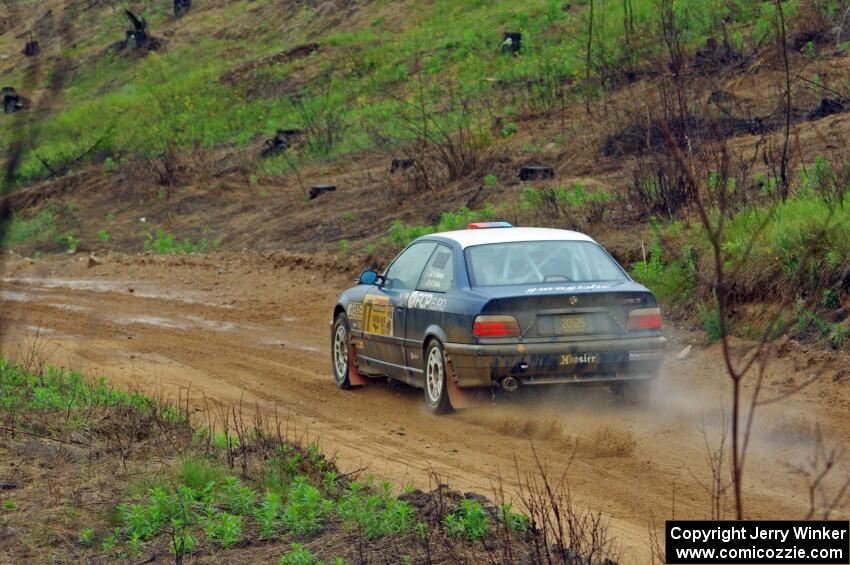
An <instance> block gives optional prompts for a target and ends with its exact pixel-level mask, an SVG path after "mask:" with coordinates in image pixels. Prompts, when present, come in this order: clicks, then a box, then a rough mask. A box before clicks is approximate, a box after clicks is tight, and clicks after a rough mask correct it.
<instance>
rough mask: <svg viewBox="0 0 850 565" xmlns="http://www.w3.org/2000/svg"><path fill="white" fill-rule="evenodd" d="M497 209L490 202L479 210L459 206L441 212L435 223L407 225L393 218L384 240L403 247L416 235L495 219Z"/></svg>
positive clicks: (449, 229)
mask: <svg viewBox="0 0 850 565" xmlns="http://www.w3.org/2000/svg"><path fill="white" fill-rule="evenodd" d="M497 214H498V211H497V209H496V208H495V206H493V205H492V204H489V203H488V204H485V205H484V207H483V208H482V209H481V210H477V211H475V210H470V209H469V208H467V207H465V206H464V207H461V208H459V209H458V210H456V211H449V212H443V213H442V215H441V216H440V221H439V222H438V223H437V224H435V225H430V226H428V225H412V226H411V225H407V224H405V223H403V222H402V221H401V220H395V221H394V222H393V223H392V225H391V226H390V234H389V237H388V238H386V240H385V241H384V242H385V243H389V244H392V245H394V246H395V247H399V248H400V247H405V246H406V245H409V244H410V242H412V241H413V240H414V239H416V238H417V237H422V236H423V235H428V234H431V233H437V232H444V231H452V230H460V229H465V228H466V226H467V225H469V224H470V223H472V222H478V221H489V220H495V219H497Z"/></svg>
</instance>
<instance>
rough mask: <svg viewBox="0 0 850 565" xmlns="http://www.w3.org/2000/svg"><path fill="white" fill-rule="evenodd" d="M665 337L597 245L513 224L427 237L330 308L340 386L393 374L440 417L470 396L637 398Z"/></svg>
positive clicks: (642, 298)
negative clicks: (531, 390)
mask: <svg viewBox="0 0 850 565" xmlns="http://www.w3.org/2000/svg"><path fill="white" fill-rule="evenodd" d="M664 343H665V339H664V337H663V336H662V335H661V311H660V310H659V307H658V302H657V301H656V299H655V296H654V295H653V294H652V293H651V292H650V291H649V290H647V289H646V288H645V287H644V286H642V285H640V284H638V283H636V282H635V281H633V280H632V279H631V278H630V277H629V275H628V274H627V273H626V272H625V271H624V270H623V269H622V267H620V266H619V265H618V264H617V262H616V261H615V260H614V259H613V258H612V257H611V256H610V255H609V254H608V253H607V252H606V251H605V249H603V248H602V246H600V245H599V244H598V243H596V242H595V241H594V240H593V239H591V238H590V237H588V236H586V235H584V234H581V233H578V232H573V231H566V230H556V229H543V228H514V227H511V226H510V224H507V223H505V222H485V223H476V224H470V226H469V229H466V230H459V231H453V232H445V233H437V234H432V235H428V236H424V237H421V238H419V239H417V240H416V241H414V242H413V243H411V244H410V245H409V246H408V247H407V248H406V249H405V250H404V251H402V252H401V253H400V254H399V255H398V256H397V257H396V258H395V259H394V260H393V262H392V263H391V264H390V266H389V267H387V269H386V270H385V271H384V272H383V274H378V273H377V272H375V271H365V272H364V273H362V274H361V275H360V278H359V280H358V282H357V284H356V285H355V286H354V287H352V288H350V289H348V290H346V291H345V292H343V293H342V295H341V296H340V297H339V300H338V301H337V304H336V307H335V309H334V312H333V321H332V330H331V356H332V359H331V361H332V366H333V373H334V380H335V381H336V384H337V385H338V386H339V387H341V388H344V389H347V388H350V387H351V386H352V385H358V384H365V383H366V382H368V379H369V378H370V377H376V376H385V377H390V378H394V379H398V380H401V381H404V382H406V383H408V384H410V385H412V386H415V387H419V388H422V389H423V390H424V396H425V403H426V405H427V406H428V408H429V409H430V410H431V411H432V412H435V413H445V412H449V411H451V410H452V397H453V395H457V394H458V393H459V391H460V390H462V389H468V388H490V387H498V388H499V389H502V390H504V391H508V392H513V391H516V390H517V389H518V388H519V387H526V386H536V385H560V384H564V385H567V384H572V385H585V384H586V385H591V384H592V385H606V386H610V387H611V389H612V391H613V392H614V393H615V394H616V395H618V396H621V397H627V398H635V399H638V398H641V397H644V396H645V395H646V393H647V391H648V390H649V388H650V386H651V383H652V380H653V379H654V378H655V377H656V376H657V375H658V372H659V369H660V366H661V360H662V357H663V350H664Z"/></svg>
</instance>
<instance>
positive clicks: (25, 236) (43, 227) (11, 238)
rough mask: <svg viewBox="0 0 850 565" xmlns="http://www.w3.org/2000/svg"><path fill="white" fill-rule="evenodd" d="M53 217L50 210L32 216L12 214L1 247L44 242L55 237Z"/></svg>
mask: <svg viewBox="0 0 850 565" xmlns="http://www.w3.org/2000/svg"><path fill="white" fill-rule="evenodd" d="M55 234H56V227H55V217H54V214H53V212H51V211H50V210H44V211H42V212H39V213H38V214H37V215H35V216H34V217H32V218H24V217H23V216H21V215H19V214H15V215H13V216H12V220H11V221H10V222H9V225H8V227H7V229H6V235H5V237H4V238H3V240H2V242H0V243H1V244H2V246H3V247H12V246H15V245H23V244H28V243H45V242H48V241H51V240H53V238H54V237H56V235H55Z"/></svg>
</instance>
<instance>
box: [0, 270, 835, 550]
mask: <svg viewBox="0 0 850 565" xmlns="http://www.w3.org/2000/svg"><path fill="white" fill-rule="evenodd" d="M340 271H342V273H340ZM354 275H355V273H354V272H348V271H347V270H346V268H345V267H341V266H337V265H335V264H334V262H333V261H332V260H330V259H320V258H315V257H313V258H310V257H296V258H294V257H292V256H274V257H266V258H263V257H259V256H255V255H243V256H237V255H225V254H221V255H215V256H208V257H169V258H161V257H129V256H117V255H116V256H112V257H109V258H108V259H106V261H105V262H104V264H102V265H97V266H92V267H89V266H88V264H87V262H86V261H85V260H79V259H77V258H73V257H71V258H66V259H49V260H48V259H44V260H36V261H34V262H33V261H31V260H26V259H21V258H11V259H9V260H7V261H6V264H5V268H4V272H3V273H2V276H3V278H2V282H0V307H2V327H0V330H2V332H3V333H2V335H0V339H1V340H2V350H3V352H4V353H5V354H7V355H23V354H25V353H26V352H27V351H29V350H30V349H31V347H32V343H33V341H34V338H35V336H36V335H39V339H38V351H39V353H40V355H42V356H43V357H45V358H47V360H48V361H49V362H51V363H53V364H57V365H62V366H66V367H70V368H73V369H77V370H81V371H84V372H85V373H86V374H88V375H92V376H94V375H107V376H109V377H110V379H112V380H113V381H114V382H117V383H120V384H121V385H124V386H131V387H139V388H143V389H147V390H151V389H153V390H162V391H164V392H166V393H169V394H175V391H176V390H178V389H179V388H182V389H183V390H184V391H185V390H186V389H187V387H188V388H189V391H190V394H191V396H192V398H193V399H195V400H200V399H201V398H202V396H206V397H207V398H212V399H217V400H221V401H224V402H230V403H232V402H237V401H239V400H240V399H241V400H242V401H243V402H246V403H250V404H253V403H257V404H258V405H259V406H260V407H261V409H262V410H264V411H269V412H272V411H275V410H277V412H278V413H279V414H280V415H281V417H283V418H287V419H288V420H289V422H290V425H291V426H294V427H297V429H298V430H299V432H300V433H306V434H309V436H310V437H314V438H315V437H317V438H319V440H320V443H321V445H322V447H323V448H324V450H325V451H326V452H328V453H331V454H333V453H336V454H337V455H338V457H339V463H340V465H341V467H342V468H343V469H344V470H348V471H351V470H355V469H359V468H361V467H368V469H369V471H370V472H372V473H375V474H376V475H378V476H380V477H386V478H389V479H392V480H394V481H396V482H398V483H404V484H407V483H414V484H417V485H419V486H424V487H427V486H428V476H429V473H430V472H436V473H438V474H439V475H440V476H442V477H445V478H446V479H447V480H448V482H449V483H450V484H451V485H452V486H454V487H456V488H459V489H463V490H474V491H478V492H481V493H483V494H487V495H491V494H492V492H493V486H494V484H495V482H496V481H497V480H498V477H499V476H501V477H502V478H503V479H504V481H505V483H506V486H507V490H508V492H510V491H511V487H512V485H515V484H516V477H517V468H519V470H520V472H524V471H525V470H528V469H531V466H532V457H531V443H532V442H533V444H534V447H535V448H536V450H537V452H538V453H539V454H540V455H541V457H542V458H543V459H545V461H546V465H547V466H548V468H549V469H550V471H551V473H552V474H553V475H560V474H561V473H563V472H564V471H565V470H567V465H568V464H569V468H568V470H567V474H568V477H569V481H570V485H571V489H572V492H573V493H574V496H575V499H576V501H577V502H578V503H579V504H580V505H582V506H583V507H586V508H591V509H594V510H599V511H602V512H604V513H605V514H606V515H608V516H610V517H611V519H612V527H613V529H614V532H615V533H616V535H617V536H618V538H619V540H620V541H621V542H622V544H623V546H624V549H625V550H626V552H627V554H628V555H630V556H631V557H630V558H629V559H626V561H631V562H641V563H642V562H645V561H646V559H647V556H648V543H647V539H648V536H647V528H648V526H649V523H650V521H651V520H652V519H653V517H655V518H656V519H659V520H663V519H666V518H669V517H670V516H671V515H673V514H675V516H676V517H680V518H703V517H707V516H709V513H710V508H709V495H708V493H707V491H706V490H705V488H704V487H703V485H707V484H708V483H709V481H710V472H709V467H708V464H707V462H706V438H707V440H708V442H709V444H711V445H712V446H714V447H716V446H717V445H718V442H719V438H720V435H721V429H722V427H723V421H724V419H723V411H722V406H723V403H724V400H726V398H727V396H728V394H729V389H728V385H727V382H726V380H725V377H724V374H723V373H722V371H721V366H720V363H719V354H718V351H717V350H716V348H708V349H702V348H699V347H695V348H694V349H695V350H694V353H693V354H692V355H691V357H689V358H688V359H687V360H686V361H677V360H675V353H676V352H677V351H678V348H679V347H681V346H682V344H683V343H684V341H685V339H686V338H685V334H684V333H682V332H677V331H676V330H675V329H671V330H670V331H669V333H670V336H671V337H672V338H673V340H672V341H673V346H672V347H671V355H670V356H669V357H670V359H668V361H667V362H666V365H665V371H664V374H663V377H662V382H663V385H664V386H663V392H662V394H661V395H660V397H659V398H658V399H657V401H655V402H654V403H652V404H651V405H649V406H645V407H635V406H623V405H620V404H618V403H616V402H614V401H613V400H612V398H611V396H610V394H609V393H608V392H607V390H586V391H585V390H578V391H576V390H573V389H569V390H566V389H560V390H556V391H551V390H549V391H547V392H546V393H545V394H539V393H538V394H530V395H524V396H521V397H518V398H513V399H507V400H505V399H498V401H497V402H496V403H494V404H493V403H488V404H487V405H485V406H481V407H477V408H473V409H468V410H466V411H463V412H460V413H457V414H454V415H451V416H448V417H434V416H431V415H429V414H427V413H426V412H425V410H424V408H423V402H422V398H421V393H420V392H419V391H416V390H413V389H409V388H407V387H405V386H402V385H399V384H393V383H375V384H373V385H370V386H368V387H365V388H362V389H359V390H354V391H351V392H343V391H340V390H338V389H336V387H335V386H334V385H333V382H332V380H331V376H330V363H329V316H330V312H331V308H332V305H333V301H334V299H335V297H336V295H337V293H338V291H339V289H341V288H342V287H344V286H345V285H346V284H347V282H348V281H349V280H351V279H352V278H353V277H354ZM790 349H791V351H790V352H789V353H786V354H784V355H783V356H782V357H781V358H779V359H777V360H776V362H775V363H774V364H773V365H772V367H773V369H772V371H771V375H770V377H769V379H768V383H769V387H768V393H767V396H771V395H772V394H775V393H778V392H781V391H782V390H784V389H785V387H789V386H792V385H793V383H795V382H800V381H802V380H805V379H806V378H808V377H809V375H811V374H813V373H815V372H816V371H818V370H820V369H824V370H825V372H824V375H823V376H822V377H821V378H820V379H819V381H818V382H817V383H816V384H814V385H812V386H811V387H809V388H807V389H806V390H805V391H804V392H802V393H800V394H798V395H796V396H794V397H792V399H790V400H788V401H785V402H782V403H779V404H774V405H771V406H766V407H764V408H763V409H762V410H761V411H760V412H759V415H758V417H757V419H756V433H755V436H754V445H753V448H752V450H751V452H750V456H749V459H748V460H747V481H746V483H747V485H746V486H747V492H748V498H747V505H746V511H747V514H748V515H749V517H752V518H792V517H797V516H801V515H803V514H804V513H805V512H806V510H807V509H808V507H809V500H808V493H807V490H806V481H807V479H806V475H805V473H804V472H803V471H801V469H805V468H806V466H807V465H808V464H809V461H810V459H811V458H812V457H813V455H814V450H813V448H814V445H815V443H816V436H817V434H816V433H815V431H814V426H815V423H816V422H817V423H818V424H819V425H820V427H821V430H822V435H823V437H824V439H825V442H826V443H827V445H830V446H835V447H840V448H847V447H850V445H848V444H850V442H849V441H848V438H850V418H848V414H850V379H846V376H847V375H846V373H844V372H842V368H841V363H846V358H845V359H843V360H842V359H839V358H837V357H835V356H832V355H827V354H821V353H810V352H808V351H807V350H806V349H801V348H797V347H791V348H790ZM845 366H846V365H845ZM845 379H846V380H845ZM570 461H571V463H570ZM848 472H850V465H848V464H847V463H846V461H844V460H842V463H841V464H840V466H839V469H838V472H837V473H836V478H838V477H837V475H841V478H846V477H847V474H848ZM835 484H836V483H834V482H830V483H829V485H828V487H829V488H834V486H835ZM818 503H819V501H818ZM839 515H840V516H843V517H844V518H847V517H848V516H849V515H850V508H848V506H847V504H844V505H843V506H842V507H841V508H840V509H839Z"/></svg>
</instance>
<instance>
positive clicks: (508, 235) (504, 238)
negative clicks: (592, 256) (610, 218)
mask: <svg viewBox="0 0 850 565" xmlns="http://www.w3.org/2000/svg"><path fill="white" fill-rule="evenodd" d="M433 235H435V236H439V237H445V238H448V239H453V240H454V241H456V242H458V243H459V244H460V246H461V247H462V248H464V249H466V248H467V247H472V246H473V245H487V244H489V243H511V242H516V241H590V242H593V243H596V242H595V241H594V240H593V238H591V237H589V236H587V235H584V234H583V233H579V232H577V231H570V230H556V229H551V228H486V229H474V230H469V229H467V230H458V231H447V232H443V233H435V234H433Z"/></svg>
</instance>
